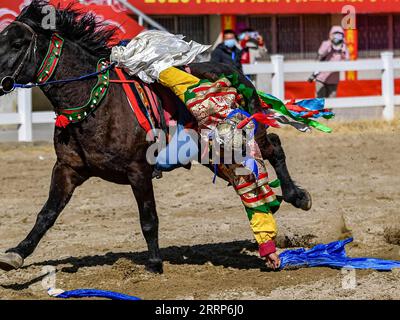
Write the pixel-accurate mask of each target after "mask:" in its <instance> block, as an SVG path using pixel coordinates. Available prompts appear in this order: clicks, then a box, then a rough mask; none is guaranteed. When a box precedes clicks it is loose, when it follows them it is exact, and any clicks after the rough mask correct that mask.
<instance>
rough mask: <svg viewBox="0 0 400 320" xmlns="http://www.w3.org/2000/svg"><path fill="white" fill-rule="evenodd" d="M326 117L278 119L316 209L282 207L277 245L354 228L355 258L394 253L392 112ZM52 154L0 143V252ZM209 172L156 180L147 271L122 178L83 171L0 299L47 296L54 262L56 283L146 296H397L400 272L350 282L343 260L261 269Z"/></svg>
mask: <svg viewBox="0 0 400 320" xmlns="http://www.w3.org/2000/svg"><path fill="white" fill-rule="evenodd" d="M332 127H333V128H334V130H335V131H334V133H332V134H329V135H327V134H322V133H319V132H316V131H314V132H313V133H312V134H301V133H297V132H294V130H287V129H279V133H280V135H281V138H282V141H283V144H284V148H285V150H286V154H287V158H288V166H289V169H290V171H291V173H292V176H293V177H294V179H295V180H296V181H298V183H299V184H300V185H302V186H303V187H305V188H307V189H308V190H309V191H310V193H311V194H312V196H313V208H312V209H311V210H310V211H308V212H304V211H300V210H298V209H295V208H293V207H292V206H290V205H289V204H283V205H282V208H281V210H280V211H279V212H278V213H277V214H276V218H277V221H278V224H279V229H280V236H279V238H278V244H279V245H280V247H281V248H283V247H291V246H310V245H313V244H316V243H318V242H328V241H333V240H337V239H342V238H345V237H347V236H350V235H351V236H353V237H354V243H353V244H350V245H348V246H347V249H348V253H349V255H351V256H370V257H379V258H387V259H400V219H399V214H400V211H399V210H400V209H399V207H400V188H399V184H400V169H399V168H400V135H399V133H400V121H399V120H397V121H394V122H393V123H391V124H383V123H382V122H380V121H379V122H357V123H353V124H334V123H333V125H332ZM54 160H55V155H54V151H53V149H52V145H51V144H47V143H34V144H0V161H1V167H0V180H1V184H0V208H1V211H0V250H5V249H7V248H9V247H11V246H14V245H16V244H17V243H18V242H19V241H20V240H22V239H23V237H25V236H26V234H27V233H28V232H29V230H30V228H31V227H32V225H33V223H34V221H35V218H36V214H37V212H38V211H39V210H40V208H41V206H42V205H43V204H44V202H45V201H46V198H47V193H48V186H49V181H50V174H51V168H52V165H53V163H54ZM271 175H273V174H272V173H271ZM211 180H212V173H211V172H209V171H208V170H207V169H205V168H203V167H201V166H199V165H195V166H193V168H192V170H191V171H187V170H185V169H179V170H176V171H174V172H172V173H168V174H165V175H164V178H163V179H161V180H156V181H154V185H155V193H156V198H157V208H158V214H159V219H160V246H161V248H162V256H163V259H164V274H163V275H154V274H151V273H148V272H146V271H145V270H144V262H145V261H146V255H147V252H146V244H145V241H144V239H143V237H142V234H141V231H140V226H139V219H138V211H137V208H136V204H135V202H134V199H133V196H132V194H131V190H130V187H129V186H119V185H115V184H111V183H107V182H104V181H101V180H99V179H91V180H89V181H88V182H86V183H85V184H84V185H83V186H82V187H80V188H79V189H78V190H77V191H76V192H75V194H74V196H73V198H72V200H71V202H70V204H69V205H68V206H67V208H66V209H65V210H64V212H63V213H62V215H61V216H60V218H59V220H58V221H57V223H56V225H55V226H54V227H53V228H52V229H51V231H49V232H48V234H47V235H46V237H45V238H44V239H43V241H42V242H41V243H40V245H39V247H38V248H37V250H36V251H35V253H34V254H33V255H32V256H31V257H29V258H28V259H27V260H26V261H25V266H24V267H23V268H22V269H20V270H18V271H10V272H8V273H6V272H3V271H0V299H48V298H49V297H48V295H47V293H46V291H45V290H44V289H43V288H42V279H43V275H42V272H43V271H42V268H43V267H44V266H54V267H55V268H56V270H57V273H56V286H57V287H58V288H62V289H64V290H67V289H77V288H98V289H107V290H113V291H119V292H123V293H127V294H132V295H137V296H139V297H141V298H143V299H400V270H394V271H392V272H375V271H357V272H356V273H355V280H356V286H353V287H351V286H350V288H349V287H348V286H347V285H346V283H347V282H346V281H347V280H346V279H348V277H349V274H347V273H344V272H342V271H340V270H332V269H328V268H310V269H299V270H285V271H280V272H269V271H267V270H265V269H264V268H263V261H262V260H260V259H259V258H258V257H257V251H256V249H257V248H256V246H255V243H254V241H253V238H252V234H251V231H250V227H249V223H248V220H247V217H246V214H245V212H244V210H243V209H242V207H241V204H240V201H239V200H238V198H237V196H236V195H235V193H234V191H233V190H232V189H231V188H230V187H226V185H225V183H224V182H223V181H221V180H217V183H216V185H213V184H212V182H211ZM278 193H279V191H278ZM279 250H282V249H279ZM343 284H345V285H343Z"/></svg>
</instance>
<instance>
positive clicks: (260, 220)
mask: <svg viewBox="0 0 400 320" xmlns="http://www.w3.org/2000/svg"><path fill="white" fill-rule="evenodd" d="M250 225H251V229H252V230H253V233H254V237H255V238H256V241H257V243H258V244H261V243H264V242H267V241H268V240H274V239H275V237H276V235H277V233H278V228H277V226H276V222H275V218H274V216H273V215H272V214H271V213H264V212H256V213H254V214H253V216H252V218H251V221H250Z"/></svg>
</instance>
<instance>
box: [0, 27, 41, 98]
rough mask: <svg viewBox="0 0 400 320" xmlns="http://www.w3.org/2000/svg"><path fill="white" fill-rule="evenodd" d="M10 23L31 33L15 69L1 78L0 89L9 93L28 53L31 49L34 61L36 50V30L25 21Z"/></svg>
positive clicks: (30, 52)
mask: <svg viewBox="0 0 400 320" xmlns="http://www.w3.org/2000/svg"><path fill="white" fill-rule="evenodd" d="M11 24H17V25H19V26H21V27H24V28H25V29H26V30H28V31H29V32H30V33H31V34H32V38H31V41H30V44H29V47H28V50H27V51H26V52H25V55H24V56H23V58H22V60H21V62H20V63H19V65H18V67H17V69H15V71H14V73H13V74H12V76H5V77H3V78H2V79H1V81H0V90H1V91H2V92H3V93H5V94H6V93H10V92H11V91H13V90H14V88H15V81H16V79H17V78H18V76H19V74H20V73H21V70H22V68H23V67H24V65H25V63H26V61H27V59H28V58H29V57H30V55H31V54H32V51H33V55H34V58H35V61H36V59H37V58H36V50H37V38H38V36H37V34H36V32H35V31H34V30H33V29H32V27H30V26H29V25H27V24H26V23H23V22H21V21H13V22H12V23H11Z"/></svg>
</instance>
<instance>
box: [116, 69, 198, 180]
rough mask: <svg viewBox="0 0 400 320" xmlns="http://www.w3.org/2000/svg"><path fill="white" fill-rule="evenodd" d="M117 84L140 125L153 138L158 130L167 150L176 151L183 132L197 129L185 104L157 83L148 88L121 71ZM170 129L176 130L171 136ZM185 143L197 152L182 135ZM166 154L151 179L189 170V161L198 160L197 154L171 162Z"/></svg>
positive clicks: (118, 74) (165, 153)
mask: <svg viewBox="0 0 400 320" xmlns="http://www.w3.org/2000/svg"><path fill="white" fill-rule="evenodd" d="M115 71H116V73H117V76H118V79H119V82H121V83H122V87H123V89H124V91H125V94H126V97H127V100H128V102H129V105H130V106H131V108H132V111H133V113H134V114H135V116H136V118H137V120H138V123H139V125H140V126H141V127H142V128H143V129H144V130H145V131H146V132H148V133H150V134H151V135H152V136H151V137H152V138H154V136H156V135H155V130H154V129H160V130H162V131H163V132H164V134H165V137H166V138H167V148H169V147H171V148H172V146H171V145H173V147H174V148H177V146H176V143H177V141H176V140H177V138H176V137H177V135H178V134H180V136H179V138H180V139H181V137H182V135H184V134H185V133H184V129H193V130H196V129H197V121H196V119H195V118H194V117H193V116H192V114H191V113H190V112H189V111H188V110H187V108H186V106H185V104H184V103H183V102H182V101H181V100H180V99H179V98H178V97H177V96H176V95H175V94H174V93H173V92H172V91H171V90H170V89H168V88H166V87H164V86H162V85H161V84H158V83H153V84H150V85H149V84H147V83H145V82H143V81H141V80H139V79H138V78H137V77H134V76H130V75H128V74H127V73H126V72H125V71H124V70H123V69H120V68H116V69H115ZM170 128H175V129H174V130H172V132H175V134H174V135H172V136H171V134H170V133H171V131H170ZM185 137H187V138H186V140H187V142H188V143H190V144H191V146H192V147H193V148H197V141H194V139H192V137H191V136H190V135H185ZM168 154H169V152H168V150H166V149H164V150H162V151H161V152H160V154H159V156H158V158H157V164H156V166H155V170H154V172H153V177H156V178H161V176H162V173H161V172H162V171H171V170H173V169H176V168H178V167H184V168H186V169H190V166H191V165H190V160H193V158H197V154H196V155H195V154H193V155H191V156H190V157H189V158H190V159H188V160H187V161H185V163H181V162H179V161H178V162H177V161H170V159H169V158H168Z"/></svg>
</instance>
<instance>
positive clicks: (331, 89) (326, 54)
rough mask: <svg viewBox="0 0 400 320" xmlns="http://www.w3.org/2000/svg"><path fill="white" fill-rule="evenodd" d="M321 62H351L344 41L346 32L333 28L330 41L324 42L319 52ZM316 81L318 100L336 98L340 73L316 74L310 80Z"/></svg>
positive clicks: (340, 28)
mask: <svg viewBox="0 0 400 320" xmlns="http://www.w3.org/2000/svg"><path fill="white" fill-rule="evenodd" d="M318 60H319V61H342V60H349V51H348V49H347V46H346V43H345V40H344V30H343V28H342V27H340V26H333V27H332V28H331V31H330V32H329V40H326V41H323V42H322V44H321V46H320V48H319V50H318ZM314 80H315V81H316V95H317V97H318V98H334V97H336V92H337V86H338V83H339V80H340V73H339V72H329V71H328V72H314V73H313V74H312V75H311V77H310V78H309V79H308V81H309V82H312V81H314Z"/></svg>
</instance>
